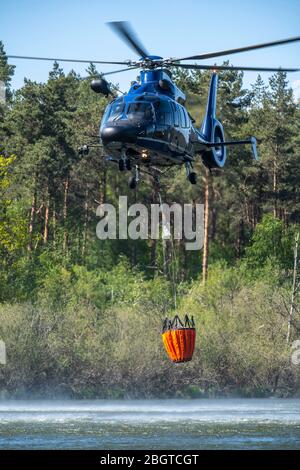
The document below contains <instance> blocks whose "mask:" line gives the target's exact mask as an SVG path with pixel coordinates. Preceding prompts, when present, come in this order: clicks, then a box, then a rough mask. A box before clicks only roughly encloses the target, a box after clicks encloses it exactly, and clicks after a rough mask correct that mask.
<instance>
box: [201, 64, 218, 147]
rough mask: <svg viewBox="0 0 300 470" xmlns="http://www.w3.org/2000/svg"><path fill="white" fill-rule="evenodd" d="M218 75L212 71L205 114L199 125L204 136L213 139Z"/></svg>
mask: <svg viewBox="0 0 300 470" xmlns="http://www.w3.org/2000/svg"><path fill="white" fill-rule="evenodd" d="M217 89H218V75H217V74H216V73H213V74H212V76H211V80H210V85H209V92H208V99H207V105H206V111H205V116H204V119H203V123H202V126H201V133H202V134H203V135H204V137H205V138H206V139H207V140H209V141H211V140H213V130H214V121H215V119H216V107H217Z"/></svg>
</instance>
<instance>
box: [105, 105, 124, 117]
mask: <svg viewBox="0 0 300 470" xmlns="http://www.w3.org/2000/svg"><path fill="white" fill-rule="evenodd" d="M123 111H124V102H123V101H116V102H115V103H113V104H112V105H111V108H110V112H109V115H108V119H107V120H108V121H114V120H115V119H117V118H118V117H119V116H121V114H122V113H123Z"/></svg>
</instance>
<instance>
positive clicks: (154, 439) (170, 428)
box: [0, 399, 300, 449]
mask: <svg viewBox="0 0 300 470" xmlns="http://www.w3.org/2000/svg"><path fill="white" fill-rule="evenodd" d="M0 448H1V449H300V400H289V399H284V400H283V399H282V400H280V399H250V400H248V399H233V400H231V399H230V400H229V399H225V400H211V399H208V400H206V399H201V400H128V401H125V400H124V401H115V400H112V401H110V400H76V401H75V400H74V401H72V400H70V401H6V402H0Z"/></svg>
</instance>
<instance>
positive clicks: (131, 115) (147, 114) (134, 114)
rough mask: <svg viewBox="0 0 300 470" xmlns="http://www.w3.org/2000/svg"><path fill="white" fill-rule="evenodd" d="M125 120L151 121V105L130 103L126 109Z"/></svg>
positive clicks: (137, 102)
mask: <svg viewBox="0 0 300 470" xmlns="http://www.w3.org/2000/svg"><path fill="white" fill-rule="evenodd" d="M126 114H127V118H128V119H130V120H131V121H144V120H147V121H149V120H150V119H151V120H153V118H154V112H153V107H152V104H151V103H145V102H140V101H136V102H134V103H130V104H129V105H128V109H127V113H126Z"/></svg>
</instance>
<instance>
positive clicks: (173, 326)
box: [162, 315, 196, 363]
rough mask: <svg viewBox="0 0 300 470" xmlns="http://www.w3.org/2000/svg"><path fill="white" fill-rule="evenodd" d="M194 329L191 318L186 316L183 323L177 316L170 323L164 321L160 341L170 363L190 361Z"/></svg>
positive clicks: (193, 343)
mask: <svg viewBox="0 0 300 470" xmlns="http://www.w3.org/2000/svg"><path fill="white" fill-rule="evenodd" d="M195 339H196V329H195V323H194V319H193V317H191V319H189V317H188V316H187V315H186V316H185V318H184V322H182V321H181V320H180V318H179V317H178V315H176V316H175V317H174V319H173V320H172V321H171V320H169V319H168V318H166V319H165V321H164V324H163V331H162V340H163V343H164V346H165V348H166V351H167V354H168V356H169V358H170V359H171V361H173V362H176V363H179V362H188V361H190V360H191V359H192V357H193V353H194V349H195Z"/></svg>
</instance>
